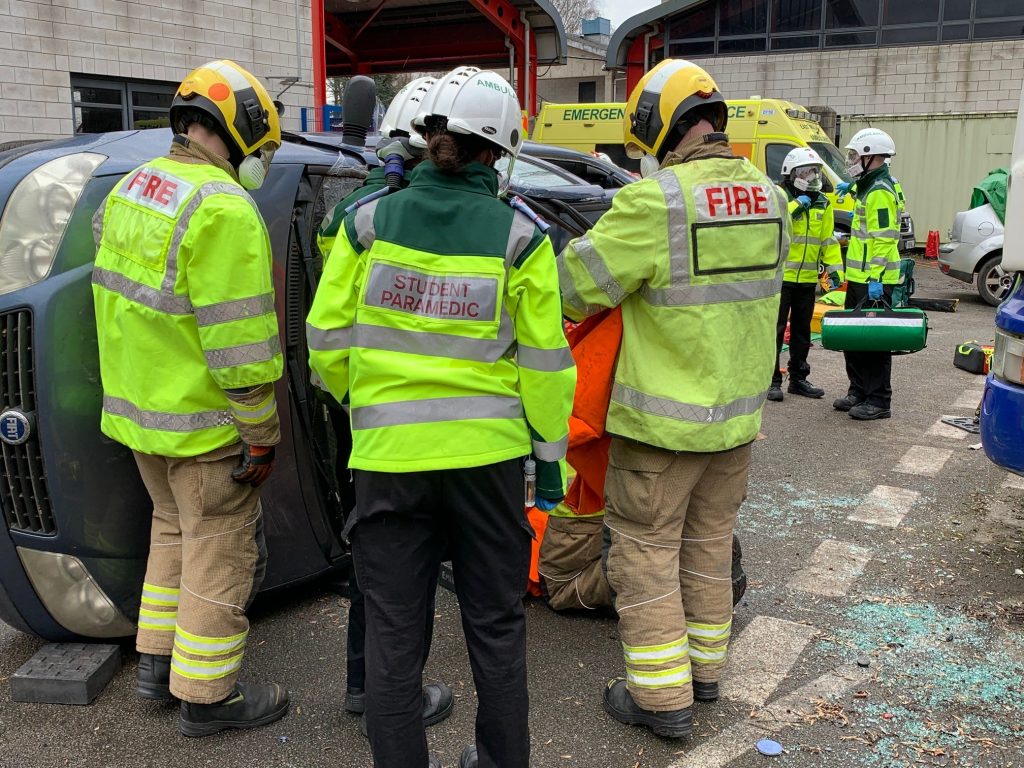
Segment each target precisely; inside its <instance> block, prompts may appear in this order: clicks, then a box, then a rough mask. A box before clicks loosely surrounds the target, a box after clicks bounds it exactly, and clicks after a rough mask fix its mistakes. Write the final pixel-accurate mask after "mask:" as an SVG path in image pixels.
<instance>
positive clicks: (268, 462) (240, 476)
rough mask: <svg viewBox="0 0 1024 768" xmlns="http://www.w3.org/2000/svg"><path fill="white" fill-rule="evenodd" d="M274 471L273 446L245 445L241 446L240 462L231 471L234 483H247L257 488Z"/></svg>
mask: <svg viewBox="0 0 1024 768" xmlns="http://www.w3.org/2000/svg"><path fill="white" fill-rule="evenodd" d="M273 471H274V446H272V445H245V446H243V448H242V463H241V464H239V465H238V466H237V467H235V468H234V469H233V470H232V471H231V479H232V480H234V481H235V482H236V483H248V484H249V485H251V486H252V487H253V488H259V487H260V486H261V485H262V484H263V483H264V482H266V479H267V478H268V477H270V473H271V472H273Z"/></svg>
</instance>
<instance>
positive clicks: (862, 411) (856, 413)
mask: <svg viewBox="0 0 1024 768" xmlns="http://www.w3.org/2000/svg"><path fill="white" fill-rule="evenodd" d="M890 416H892V411H890V410H889V409H888V408H879V407H878V406H877V405H871V403H859V404H858V405H855V406H853V408H851V409H850V418H853V419H856V420H857V421H874V420H875V419H888V418H889V417H890Z"/></svg>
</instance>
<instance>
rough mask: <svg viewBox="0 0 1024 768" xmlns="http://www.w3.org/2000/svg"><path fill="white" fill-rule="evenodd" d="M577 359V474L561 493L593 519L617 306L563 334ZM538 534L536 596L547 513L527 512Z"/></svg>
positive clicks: (600, 505)
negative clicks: (564, 492) (566, 489)
mask: <svg viewBox="0 0 1024 768" xmlns="http://www.w3.org/2000/svg"><path fill="white" fill-rule="evenodd" d="M566 338H567V339H568V341H569V348H570V349H571V350H572V356H573V359H574V360H575V361H576V394H575V396H574V397H573V403H572V415H571V416H570V417H569V451H568V454H567V457H566V458H567V461H568V463H569V465H570V466H571V467H572V468H573V469H574V470H575V471H576V477H575V478H573V481H572V483H571V484H570V486H569V490H568V491H567V492H566V495H565V503H566V505H567V506H568V507H569V508H570V509H571V510H572V511H573V512H574V513H575V514H577V515H594V514H598V513H599V512H601V511H602V510H603V509H604V476H605V474H606V473H607V472H608V445H609V443H610V442H611V438H610V437H608V436H607V435H606V434H605V432H604V425H605V419H606V417H607V416H608V403H609V401H610V400H611V396H612V384H613V382H614V379H615V361H616V359H617V358H618V354H619V343H620V342H621V341H622V312H621V311H620V310H619V309H618V308H616V309H613V310H608V311H605V312H601V313H600V314H597V315H594V316H593V317H589V318H587V319H586V320H584V321H583V322H582V323H580V324H579V325H577V326H575V327H573V328H571V329H570V330H569V331H568V332H567V333H566ZM527 516H528V518H529V520H530V524H531V525H532V526H533V530H534V533H535V534H536V535H535V537H534V540H533V556H532V557H531V559H530V584H529V592H530V594H532V595H540V594H541V589H540V574H539V572H538V570H537V568H538V562H539V560H540V545H541V541H543V539H544V531H545V530H546V528H547V524H548V516H547V513H545V512H541V511H540V510H538V509H537V508H536V507H532V508H530V509H529V510H527Z"/></svg>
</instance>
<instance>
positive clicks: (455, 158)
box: [427, 131, 495, 173]
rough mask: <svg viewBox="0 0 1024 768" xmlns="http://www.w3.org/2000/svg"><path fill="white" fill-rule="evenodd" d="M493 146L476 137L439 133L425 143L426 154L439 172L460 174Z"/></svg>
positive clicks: (446, 132) (447, 132)
mask: <svg viewBox="0 0 1024 768" xmlns="http://www.w3.org/2000/svg"><path fill="white" fill-rule="evenodd" d="M494 148H495V147H494V145H493V144H491V143H490V142H489V141H485V140H484V139H481V138H479V137H477V136H470V135H466V134H462V133H451V132H449V131H439V132H437V133H435V134H433V135H432V136H431V137H430V140H429V141H428V142H427V154H428V156H429V157H430V159H431V161H433V163H434V165H436V166H437V167H438V168H439V169H440V170H441V171H444V172H445V173H461V172H462V169H463V168H464V167H465V166H466V165H468V164H469V163H471V162H473V161H474V160H476V158H477V156H478V155H479V154H480V153H481V152H482V151H483V150H485V149H494Z"/></svg>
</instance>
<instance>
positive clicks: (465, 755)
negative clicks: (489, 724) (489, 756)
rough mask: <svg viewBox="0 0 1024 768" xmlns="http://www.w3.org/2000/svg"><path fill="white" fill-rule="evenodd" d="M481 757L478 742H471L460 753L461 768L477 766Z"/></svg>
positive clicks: (474, 767)
mask: <svg viewBox="0 0 1024 768" xmlns="http://www.w3.org/2000/svg"><path fill="white" fill-rule="evenodd" d="M478 762H480V757H479V755H478V753H477V750H476V744H470V745H469V746H468V747H466V748H465V749H464V750H462V754H461V755H459V768H476V766H477V763H478Z"/></svg>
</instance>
